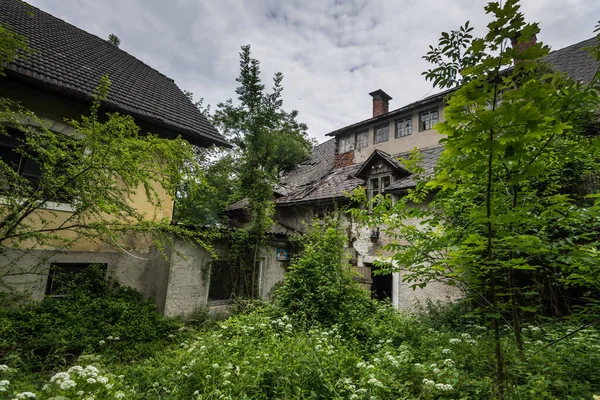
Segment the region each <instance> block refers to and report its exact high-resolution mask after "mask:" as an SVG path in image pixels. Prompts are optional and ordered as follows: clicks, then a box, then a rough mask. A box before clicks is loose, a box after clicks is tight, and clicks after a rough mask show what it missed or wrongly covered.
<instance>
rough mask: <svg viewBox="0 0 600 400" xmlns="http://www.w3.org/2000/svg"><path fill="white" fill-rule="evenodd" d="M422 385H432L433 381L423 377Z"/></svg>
mask: <svg viewBox="0 0 600 400" xmlns="http://www.w3.org/2000/svg"><path fill="white" fill-rule="evenodd" d="M423 385H425V386H434V385H435V382H434V381H432V380H431V379H427V378H425V379H423Z"/></svg>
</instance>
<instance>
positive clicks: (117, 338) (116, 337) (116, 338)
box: [113, 336, 121, 340]
mask: <svg viewBox="0 0 600 400" xmlns="http://www.w3.org/2000/svg"><path fill="white" fill-rule="evenodd" d="M113 340H121V338H120V337H118V336H115V338H114V339H113Z"/></svg>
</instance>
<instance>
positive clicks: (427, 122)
mask: <svg viewBox="0 0 600 400" xmlns="http://www.w3.org/2000/svg"><path fill="white" fill-rule="evenodd" d="M438 120H439V118H438V110H437V109H435V110H429V111H425V112H422V113H421V130H422V131H428V130H430V129H432V128H433V126H434V125H435V124H437V123H438Z"/></svg>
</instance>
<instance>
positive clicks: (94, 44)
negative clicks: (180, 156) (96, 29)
mask: <svg viewBox="0 0 600 400" xmlns="http://www.w3.org/2000/svg"><path fill="white" fill-rule="evenodd" d="M0 23H1V24H3V25H4V24H5V25H7V26H8V27H9V28H10V29H12V30H14V31H15V32H16V33H18V34H20V35H23V36H25V37H27V38H28V41H29V47H30V48H32V49H33V50H34V51H33V53H32V54H29V55H28V57H27V58H26V59H24V58H20V59H17V60H15V61H13V62H12V63H11V64H9V65H8V66H7V67H6V72H7V74H9V75H11V76H13V77H17V78H19V77H21V78H28V79H29V80H33V82H38V83H41V84H43V85H45V86H48V87H50V88H53V89H55V90H60V91H62V92H67V93H70V94H72V95H75V96H79V97H84V98H87V99H91V98H92V95H93V93H94V90H95V88H96V86H98V84H99V83H100V78H101V77H102V76H103V75H108V76H109V78H110V80H111V81H112V86H111V88H110V92H109V95H108V99H107V101H106V103H107V105H108V106H109V107H112V108H115V109H117V110H120V111H123V112H125V113H127V114H133V115H134V116H136V117H139V118H140V119H142V120H146V121H147V122H150V123H153V124H156V125H158V126H163V127H165V128H167V129H170V130H172V131H174V132H176V133H180V134H181V135H182V136H183V137H185V138H186V139H187V140H189V141H190V142H192V143H194V144H198V145H210V144H212V143H215V144H220V145H226V143H227V142H226V141H225V139H224V138H223V137H222V136H221V135H220V134H219V133H218V132H217V130H216V129H215V128H214V127H213V126H212V125H211V124H210V123H209V122H208V120H207V119H206V118H205V117H204V116H203V115H202V114H201V113H200V112H199V110H198V109H197V108H196V107H195V106H194V104H192V102H191V101H190V100H189V99H188V98H187V97H186V96H185V95H184V94H183V92H182V91H181V89H179V88H178V87H177V85H176V84H175V82H174V81H173V80H172V79H170V78H168V77H167V76H165V75H163V74H161V73H160V72H158V71H156V70H155V69H153V68H151V67H150V66H148V65H146V64H144V63H143V62H141V61H140V60H138V59H137V58H135V57H133V56H132V55H130V54H128V53H127V52H125V51H123V50H121V49H119V48H117V47H115V46H113V45H111V44H109V43H108V42H107V41H106V40H103V39H101V38H99V37H97V36H94V35H92V34H90V33H87V32H85V31H83V30H81V29H79V28H77V27H75V26H73V25H70V24H68V23H66V22H64V21H62V20H60V19H58V18H56V17H53V16H52V15H50V14H48V13H45V12H44V11H42V10H39V9H37V8H34V7H29V6H28V5H26V4H24V3H22V2H20V1H19V0H0ZM157 133H158V132H157Z"/></svg>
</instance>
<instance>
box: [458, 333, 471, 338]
mask: <svg viewBox="0 0 600 400" xmlns="http://www.w3.org/2000/svg"><path fill="white" fill-rule="evenodd" d="M460 336H462V337H463V338H465V339H471V335H469V334H468V333H461V335H460Z"/></svg>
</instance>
